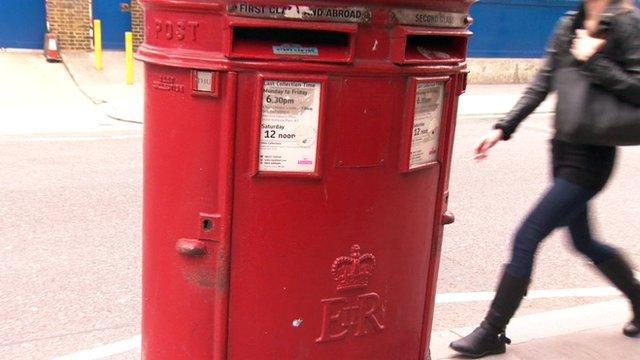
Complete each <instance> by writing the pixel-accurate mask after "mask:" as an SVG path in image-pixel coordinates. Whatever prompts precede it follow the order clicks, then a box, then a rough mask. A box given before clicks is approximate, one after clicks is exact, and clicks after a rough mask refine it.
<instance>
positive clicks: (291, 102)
mask: <svg viewBox="0 0 640 360" xmlns="http://www.w3.org/2000/svg"><path fill="white" fill-rule="evenodd" d="M321 89H322V84H321V83H317V82H297V81H281V80H266V81H265V82H264V86H263V94H262V121H261V124H260V162H259V169H258V170H259V171H267V172H296V173H312V172H315V171H316V165H317V164H316V163H317V160H316V153H317V143H318V123H319V120H320V92H321Z"/></svg>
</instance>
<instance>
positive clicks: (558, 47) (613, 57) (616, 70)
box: [495, 5, 640, 140]
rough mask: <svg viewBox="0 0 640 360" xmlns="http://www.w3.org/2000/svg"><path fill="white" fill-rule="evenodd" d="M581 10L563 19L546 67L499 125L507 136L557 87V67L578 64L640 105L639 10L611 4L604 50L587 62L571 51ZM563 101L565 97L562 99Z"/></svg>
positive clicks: (604, 19)
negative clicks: (555, 85) (575, 56)
mask: <svg viewBox="0 0 640 360" xmlns="http://www.w3.org/2000/svg"><path fill="white" fill-rule="evenodd" d="M580 17H581V16H580V14H579V13H577V12H571V13H567V15H566V16H565V17H563V18H562V19H560V21H559V22H558V25H557V26H556V29H555V32H554V34H553V37H552V39H551V41H550V44H549V46H548V49H547V55H546V59H545V62H544V65H543V67H542V68H541V69H540V71H539V72H538V73H537V74H536V76H535V79H534V81H533V82H532V83H531V85H529V87H528V88H527V90H526V91H525V92H524V94H523V95H522V97H521V98H520V100H519V101H518V103H517V104H516V105H515V106H514V108H513V109H512V110H511V112H510V113H509V114H508V115H507V116H506V117H505V118H504V119H503V120H502V121H500V122H498V123H497V124H496V125H495V128H496V129H502V130H503V132H504V137H503V138H504V140H508V139H509V138H510V137H511V135H512V134H513V132H514V131H515V130H516V128H517V127H518V124H520V122H522V120H524V119H525V118H526V117H527V116H528V115H529V114H531V113H532V112H533V111H534V110H535V109H536V108H537V107H538V106H539V105H540V103H542V101H544V99H545V98H546V97H547V95H548V94H549V93H550V92H551V91H552V90H553V87H554V84H553V82H554V73H555V70H557V69H559V68H562V67H566V66H578V67H580V68H581V69H582V71H583V72H584V73H585V74H586V75H587V76H588V77H589V78H590V79H591V82H592V83H593V84H596V85H599V86H601V87H603V88H604V89H606V90H608V91H610V92H611V93H612V94H614V95H616V96H617V97H618V98H620V99H622V100H623V101H626V102H629V103H632V104H635V105H638V106H640V15H639V14H638V12H637V11H633V10H621V9H620V8H619V7H618V6H617V5H612V6H610V7H609V8H607V9H606V10H605V12H604V14H603V16H602V21H601V22H600V28H602V29H604V30H606V39H607V43H606V45H605V47H604V48H603V50H602V51H600V52H598V53H597V54H595V55H594V56H593V57H591V59H589V60H587V61H586V62H584V63H580V62H578V61H577V60H576V59H575V58H574V57H573V55H572V54H571V52H570V49H571V44H572V42H573V39H574V38H575V30H576V29H578V28H581V27H582V20H581V19H580ZM558 101H562V99H558Z"/></svg>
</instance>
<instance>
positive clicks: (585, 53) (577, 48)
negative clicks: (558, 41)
mask: <svg viewBox="0 0 640 360" xmlns="http://www.w3.org/2000/svg"><path fill="white" fill-rule="evenodd" d="M606 43H607V40H604V39H599V38H594V37H591V36H590V35H589V33H588V32H587V30H583V29H578V30H576V38H575V40H573V44H572V46H571V54H572V55H573V57H575V58H576V59H577V60H579V61H587V60H589V59H591V57H592V56H593V55H595V53H597V52H598V51H600V50H602V48H603V47H604V45H605V44H606Z"/></svg>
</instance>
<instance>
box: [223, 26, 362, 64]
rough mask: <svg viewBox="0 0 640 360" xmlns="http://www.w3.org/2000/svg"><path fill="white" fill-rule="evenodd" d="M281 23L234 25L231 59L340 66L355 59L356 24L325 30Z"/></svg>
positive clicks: (232, 27)
mask: <svg viewBox="0 0 640 360" xmlns="http://www.w3.org/2000/svg"><path fill="white" fill-rule="evenodd" d="M279 23H281V22H276V23H275V24H271V23H269V24H267V26H256V25H251V24H232V25H231V29H230V36H231V40H230V45H229V51H228V56H229V57H231V58H245V59H263V60H297V61H314V62H339V63H345V62H350V61H351V60H352V58H353V53H354V50H353V48H354V47H353V43H354V42H353V33H354V32H355V29H357V28H356V27H353V25H350V24H349V25H336V24H323V28H318V27H317V26H315V28H300V27H291V25H290V24H286V25H284V24H280V25H279ZM303 25H305V26H308V25H309V24H307V23H305V24H303ZM329 25H331V26H329Z"/></svg>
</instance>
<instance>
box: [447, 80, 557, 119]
mask: <svg viewBox="0 0 640 360" xmlns="http://www.w3.org/2000/svg"><path fill="white" fill-rule="evenodd" d="M527 86H528V84H505V85H483V84H474V85H469V86H468V87H467V91H466V93H465V94H464V95H462V96H461V97H460V105H459V110H458V114H459V115H460V116H490V115H493V116H496V117H499V116H502V115H504V114H507V113H508V112H509V111H510V110H511V108H513V106H514V105H515V104H516V103H517V102H518V100H519V99H520V96H521V95H522V93H524V91H525V90H526V89H527ZM556 101H557V100H556V96H555V95H554V94H551V95H549V96H548V97H547V99H546V100H545V101H544V102H543V103H542V104H541V105H540V106H539V107H538V108H537V109H536V111H535V113H537V114H548V113H553V112H555V104H556Z"/></svg>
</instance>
